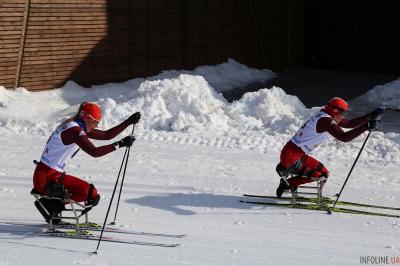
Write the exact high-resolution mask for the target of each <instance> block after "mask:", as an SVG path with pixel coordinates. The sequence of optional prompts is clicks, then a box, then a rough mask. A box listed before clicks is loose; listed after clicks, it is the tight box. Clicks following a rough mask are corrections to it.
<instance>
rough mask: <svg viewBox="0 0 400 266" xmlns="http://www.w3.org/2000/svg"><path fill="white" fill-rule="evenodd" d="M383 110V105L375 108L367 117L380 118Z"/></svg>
mask: <svg viewBox="0 0 400 266" xmlns="http://www.w3.org/2000/svg"><path fill="white" fill-rule="evenodd" d="M384 112H385V108H383V107H379V108H376V109H375V110H374V111H372V112H371V113H369V114H368V118H369V119H373V120H380V119H381V118H382V116H383V113H384Z"/></svg>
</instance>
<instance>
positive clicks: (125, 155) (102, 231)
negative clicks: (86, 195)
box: [93, 129, 133, 254]
mask: <svg viewBox="0 0 400 266" xmlns="http://www.w3.org/2000/svg"><path fill="white" fill-rule="evenodd" d="M132 133H133V129H132ZM128 148H129V147H127V148H126V149H125V153H124V157H123V158H122V163H121V167H120V168H119V172H118V177H117V180H116V181H115V185H114V189H113V192H112V195H111V199H110V204H108V209H107V213H106V217H105V218H104V223H103V227H102V228H101V233H100V236H99V241H98V242H97V247H96V250H95V251H93V254H97V251H98V250H99V246H100V242H101V238H102V237H103V233H104V228H105V227H106V223H107V218H108V214H109V213H110V209H111V204H112V202H113V199H114V195H115V191H116V190H117V186H118V181H119V176H120V174H121V170H122V166H123V164H124V162H125V157H127V158H128V157H129V153H128V152H129V150H128ZM127 154H128V156H127ZM125 168H126V167H125Z"/></svg>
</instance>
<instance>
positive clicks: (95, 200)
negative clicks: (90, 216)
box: [86, 184, 100, 207]
mask: <svg viewBox="0 0 400 266" xmlns="http://www.w3.org/2000/svg"><path fill="white" fill-rule="evenodd" d="M99 201H100V195H99V194H97V189H96V188H95V186H94V185H93V184H90V185H89V190H88V196H87V200H86V202H87V204H88V205H91V206H93V207H94V206H96V205H97V204H99Z"/></svg>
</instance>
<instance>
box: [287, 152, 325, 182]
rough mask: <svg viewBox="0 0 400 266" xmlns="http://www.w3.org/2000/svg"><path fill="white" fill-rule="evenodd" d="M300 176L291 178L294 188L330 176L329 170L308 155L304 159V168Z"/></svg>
mask: <svg viewBox="0 0 400 266" xmlns="http://www.w3.org/2000/svg"><path fill="white" fill-rule="evenodd" d="M299 175H300V176H298V177H294V178H290V179H289V183H290V185H292V186H296V187H297V186H300V185H302V184H306V183H310V182H313V181H315V180H317V179H319V178H320V177H322V176H326V177H327V176H328V175H329V171H328V169H327V168H326V167H325V166H324V165H323V164H322V163H321V162H320V161H318V160H317V159H315V158H313V157H311V156H309V155H306V156H303V157H302V168H301V170H300V173H299Z"/></svg>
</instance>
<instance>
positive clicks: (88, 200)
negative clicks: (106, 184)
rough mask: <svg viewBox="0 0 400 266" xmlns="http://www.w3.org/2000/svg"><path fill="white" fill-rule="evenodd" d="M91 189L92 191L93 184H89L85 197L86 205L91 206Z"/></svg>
mask: <svg viewBox="0 0 400 266" xmlns="http://www.w3.org/2000/svg"><path fill="white" fill-rule="evenodd" d="M93 189H94V185H93V184H90V186H89V190H88V195H87V203H88V204H92V199H93V198H92V194H93Z"/></svg>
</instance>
